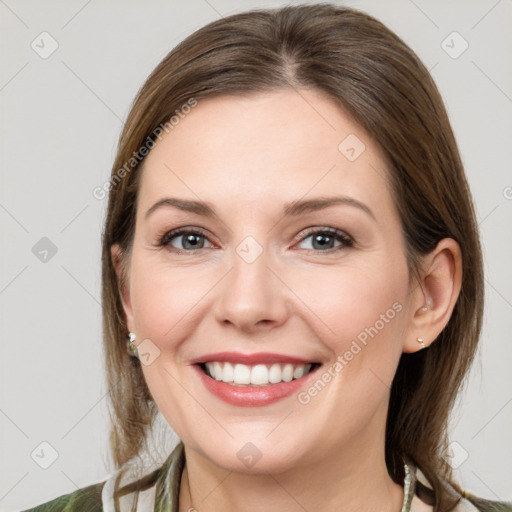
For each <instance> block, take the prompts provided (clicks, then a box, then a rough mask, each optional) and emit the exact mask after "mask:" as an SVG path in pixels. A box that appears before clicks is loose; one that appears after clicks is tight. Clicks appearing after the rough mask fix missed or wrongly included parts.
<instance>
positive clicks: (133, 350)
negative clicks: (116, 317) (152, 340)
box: [128, 332, 137, 357]
mask: <svg viewBox="0 0 512 512" xmlns="http://www.w3.org/2000/svg"><path fill="white" fill-rule="evenodd" d="M134 341H135V334H134V333H133V332H130V333H128V353H129V354H130V355H131V356H134V357H137V347H136V346H135V343H134Z"/></svg>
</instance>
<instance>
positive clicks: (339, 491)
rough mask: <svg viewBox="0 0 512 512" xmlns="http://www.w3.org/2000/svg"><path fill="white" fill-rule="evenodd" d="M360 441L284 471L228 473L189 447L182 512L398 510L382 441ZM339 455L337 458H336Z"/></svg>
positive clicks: (399, 490)
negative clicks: (194, 511) (192, 511)
mask: <svg viewBox="0 0 512 512" xmlns="http://www.w3.org/2000/svg"><path fill="white" fill-rule="evenodd" d="M373 440H374V442H373V443H372V442H369V441H370V440H369V439H362V440H361V441H362V442H361V443H351V444H350V447H343V448H340V449H338V450H336V451H333V449H332V448H329V450H327V452H326V454H325V456H323V457H317V458H316V459H315V460H316V462H312V463H311V462H308V463H307V464H304V465H303V466H298V465H295V466H294V467H293V468H290V469H288V470H286V471H283V472H280V473H269V472H265V473H264V474H261V473H259V474H244V473H236V472H233V471H227V470H225V469H223V468H220V467H218V466H216V465H214V464H212V463H211V461H206V460H205V458H204V457H203V456H201V455H200V454H199V453H197V452H196V451H194V450H190V449H187V447H185V454H186V465H185V468H184V470H183V474H182V479H181V487H180V497H179V504H180V507H179V510H180V512H188V511H189V510H194V509H195V510H197V511H200V512H219V511H223V512H234V511H239V510H244V511H246V512H262V511H265V512H274V511H275V512H277V511H279V512H282V511H283V510H286V511H289V512H295V511H297V512H304V511H305V510H322V511H326V512H331V511H332V512H377V511H378V512H400V510H401V507H402V502H403V499H404V489H403V487H402V486H400V485H398V484H396V483H395V482H393V480H392V479H391V477H390V476H389V474H388V472H387V468H386V464H385V457H384V439H383V436H382V438H379V439H378V441H379V442H380V443H377V442H376V441H375V437H373ZM333 453H336V455H333Z"/></svg>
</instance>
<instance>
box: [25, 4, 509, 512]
mask: <svg viewBox="0 0 512 512" xmlns="http://www.w3.org/2000/svg"><path fill="white" fill-rule="evenodd" d="M106 190H107V191H108V192H109V206H108V213H107V218H106V224H105V231H104V236H103V306H104V309H103V312H104V317H103V320H104V337H105V349H106V358H107V368H108V382H109V387H110V399H111V409H112V416H113V422H112V430H111V446H112V452H113V456H114V460H115V463H116V465H117V467H118V468H119V472H118V473H117V474H116V475H115V476H114V477H113V478H111V479H109V480H107V481H106V482H101V483H98V484H96V485H93V486H89V487H87V488H84V489H81V490H79V491H76V492H74V493H71V494H69V495H66V496H62V497H60V498H57V499H56V500H54V501H53V502H49V503H48V504H44V505H41V506H39V507H36V508H35V509H32V510H40V511H42V510H66V511H71V510H91V511H92V510H108V511H114V510H121V511H128V510H138V511H143V510H156V511H164V510H165V511H180V512H183V511H187V510H188V511H193V510H197V511H199V512H202V511H217V510H222V511H229V510H248V511H251V510H266V511H272V510H278V509H279V510H287V511H295V510H323V511H324V510H325V511H330V510H337V511H338V510H344V511H349V510H350V511H352V510H381V511H390V512H391V511H399V510H402V511H409V510H410V511H435V512H437V511H448V510H455V511H459V512H461V511H470V510H471V511H472V510H503V511H505V510H512V503H505V502H494V501H489V500H483V499H479V498H477V497H475V496H473V495H471V494H470V493H468V492H465V491H464V490H463V489H462V488H461V487H460V486H459V485H458V484H457V483H456V482H453V481H452V471H451V467H450V457H449V440H448V439H447V436H446V432H447V421H448V417H449V412H450V410H451V407H452V406H453V404H454V401H455V399H456V397H457V393H458V391H459V389H460V386H461V384H462V382H463V379H464V377H465V375H466V374H467V372H468V370H469V368H470V365H471V363H472V360H473V357H474V354H475V351H476V348H477V343H478V337H479V333H480V329H481V323H482V312H483V273H482V257H481V250H480V242H479V238H478V230H477V223H476V221H475V214H474V211H473V206H472V202H471V195H470V191H469V189H468V185H467V182H466V179H465V175H464V171H463V168H462V164H461V161H460V157H459V154H458V150H457V147H456V143H455V140H454V137H453V134H452V130H451V128H450V124H449V121H448V118H447V115H446V112H445V109H444V106H443V103H442V100H441V98H440V95H439V93H438V91H437V88H436V86H435V84H434V83H433V81H432V79H431V77H430V76H429V74H428V72H427V70H426V69H425V67H424V66H423V65H422V64H421V62H420V61H419V59H418V58H417V56H416V55H415V54H414V53H413V52H412V50H411V49H409V48H408V47H407V46H406V45H405V44H404V43H403V42H402V41H401V40H400V39H399V38H398V37H397V36H396V35H394V34H393V33H392V32H390V31H389V30H388V29H387V28H385V27H384V26H383V25H382V24H381V23H380V22H378V21H377V20H375V19H373V18H371V17H369V16H368V15H366V14H362V13H360V12H357V11H354V10H352V9H348V8H342V7H336V6H333V5H329V4H317V5H309V6H307V5H303V6H298V7H285V8H282V9H278V10H269V11H252V12H248V13H243V14H238V15H234V16H230V17H226V18H223V19H221V20H219V21H216V22H214V23H211V24H209V25H207V26H205V27H203V28H202V29H200V30H198V31H197V32H195V33H194V34H192V35H191V36H190V37H188V38H187V39H186V40H185V41H183V42H182V43H181V44H180V45H179V46H178V47H177V48H175V49H174V50H173V51H172V52H171V53H170V54H169V55H168V56H167V57H166V58H165V59H164V60H163V61H162V62H161V63H160V65H159V66H158V67H157V68H156V69H155V71H154V72H153V73H152V74H151V76H150V77H149V78H148V80H147V82H146V83H145V84H144V86H143V87H142V89H141V90H140V92H139V94H138V96H137V98H136V100H135V102H134V105H133V107H132V110H131V112H130V114H129V116H128V119H127V121H126V125H125V128H124V130H123V133H122V135H121V139H120V143H119V149H118V154H117V157H116V161H115V164H114V167H113V170H112V176H111V180H110V183H109V184H108V187H106ZM126 343H128V347H127V345H126ZM158 412H160V413H161V415H162V416H163V417H164V418H165V420H166V421H167V422H168V424H169V425H170V426H171V427H172V429H173V430H174V431H175V432H176V433H177V435H178V436H179V438H180V443H179V444H178V446H177V447H176V448H175V449H174V451H173V452H172V453H171V454H170V455H169V456H168V458H167V460H166V462H165V463H164V464H163V465H162V466H161V467H160V468H158V469H156V470H155V471H153V472H150V473H147V474H144V468H143V467H139V466H138V465H137V460H138V457H139V456H140V455H141V454H142V453H143V451H144V448H145V444H146V440H147V436H148V433H149V431H150V428H151V426H152V424H153V422H154V420H155V418H156V416H157V413H158Z"/></svg>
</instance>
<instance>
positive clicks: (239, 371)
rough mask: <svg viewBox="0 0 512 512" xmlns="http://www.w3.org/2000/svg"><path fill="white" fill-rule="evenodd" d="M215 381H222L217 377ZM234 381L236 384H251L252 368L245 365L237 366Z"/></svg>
mask: <svg viewBox="0 0 512 512" xmlns="http://www.w3.org/2000/svg"><path fill="white" fill-rule="evenodd" d="M214 364H215V363H214ZM216 364H220V363H216ZM215 380H221V379H217V377H215ZM233 381H234V382H235V384H249V383H250V382H251V368H250V367H249V366H246V365H245V364H235V371H234V373H233Z"/></svg>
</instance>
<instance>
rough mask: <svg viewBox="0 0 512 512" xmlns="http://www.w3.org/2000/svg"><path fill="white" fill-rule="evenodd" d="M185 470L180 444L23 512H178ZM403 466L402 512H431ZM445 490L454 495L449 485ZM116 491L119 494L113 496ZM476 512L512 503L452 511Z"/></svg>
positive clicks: (424, 488)
mask: <svg viewBox="0 0 512 512" xmlns="http://www.w3.org/2000/svg"><path fill="white" fill-rule="evenodd" d="M184 466H185V451H184V446H183V443H182V442H179V443H178V445H177V446H176V447H175V448H174V450H173V451H172V453H171V454H170V455H169V457H168V458H167V460H166V461H165V462H164V464H163V465H162V466H161V467H160V468H159V469H157V470H155V471H153V472H152V473H150V474H148V475H146V476H145V477H143V478H140V479H136V480H134V481H130V480H129V483H126V474H124V472H123V470H119V471H117V472H116V473H115V474H114V475H113V476H112V477H111V478H109V479H108V480H106V481H104V482H100V483H97V484H94V485H90V486H88V487H83V488H81V489H78V490H77V491H74V492H72V493H70V494H65V495H63V496H60V497H58V498H56V499H54V500H52V501H49V502H47V503H43V504H42V505H38V506H37V507H35V508H31V509H30V510H26V511H24V512H179V506H178V498H179V491H180V484H181V475H182V471H183V468H184ZM404 466H405V473H406V477H405V481H404V502H403V505H402V510H401V512H414V510H415V508H417V507H418V505H423V508H421V507H418V508H421V510H433V508H432V505H433V492H432V487H431V486H430V484H429V483H428V481H427V480H426V478H425V476H424V475H423V473H422V472H421V470H419V469H418V468H417V467H416V466H414V464H412V463H410V462H406V463H405V465H404ZM120 482H122V485H121V486H120V488H119V483H120ZM446 486H447V487H448V489H450V490H451V491H452V492H456V491H455V490H454V488H453V487H452V486H451V485H450V484H449V483H448V482H446ZM115 489H118V490H117V492H115V493H114V490H115ZM415 504H416V505H415ZM425 504H426V505H427V508H425ZM411 505H412V508H411ZM479 511H480V512H512V502H499V501H491V500H485V499H482V498H478V497H476V496H474V495H472V494H470V493H468V492H464V494H463V496H462V497H461V499H460V501H459V503H458V504H457V506H456V507H455V508H454V509H453V512H479Z"/></svg>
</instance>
